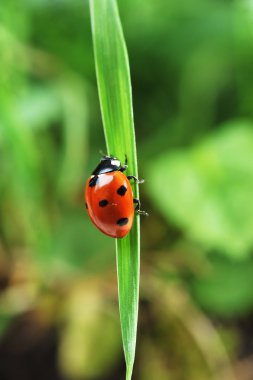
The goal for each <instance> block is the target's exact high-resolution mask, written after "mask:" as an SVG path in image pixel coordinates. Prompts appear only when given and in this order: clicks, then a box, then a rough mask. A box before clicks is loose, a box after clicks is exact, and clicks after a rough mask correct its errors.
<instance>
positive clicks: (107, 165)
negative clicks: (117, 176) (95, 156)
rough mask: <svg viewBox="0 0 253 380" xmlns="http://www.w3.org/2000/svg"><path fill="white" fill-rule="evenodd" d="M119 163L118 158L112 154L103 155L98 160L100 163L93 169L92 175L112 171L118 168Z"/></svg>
mask: <svg viewBox="0 0 253 380" xmlns="http://www.w3.org/2000/svg"><path fill="white" fill-rule="evenodd" d="M120 168H121V163H120V160H119V159H118V158H116V157H113V156H103V157H102V158H101V160H100V163H99V164H98V166H97V167H96V169H95V170H94V171H93V173H92V174H93V175H99V174H103V173H109V172H114V171H117V170H120Z"/></svg>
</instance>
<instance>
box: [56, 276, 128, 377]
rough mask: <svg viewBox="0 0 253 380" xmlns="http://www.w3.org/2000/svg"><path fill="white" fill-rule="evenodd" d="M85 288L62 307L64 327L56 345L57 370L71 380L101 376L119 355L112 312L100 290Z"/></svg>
mask: <svg viewBox="0 0 253 380" xmlns="http://www.w3.org/2000/svg"><path fill="white" fill-rule="evenodd" d="M94 288H95V286H94V284H92V283H91V284H89V282H88V283H87V284H85V286H83V287H82V288H81V287H80V288H79V289H75V288H74V290H73V291H72V294H71V298H70V300H69V302H67V303H66V312H65V314H66V316H67V320H66V322H67V323H66V324H65V328H64V330H63V333H62V336H61V343H60V355H59V356H60V357H59V359H60V366H61V368H62V370H63V372H64V373H65V374H66V375H67V376H68V377H69V378H71V379H83V378H85V379H86V378H89V379H96V378H98V377H101V376H105V374H106V373H108V372H109V370H110V369H111V368H112V367H113V366H114V365H115V360H116V359H117V358H118V356H119V355H120V344H121V342H120V334H119V330H117V320H116V319H115V317H114V313H113V311H114V309H113V308H112V309H111V310H110V308H111V305H110V303H109V302H108V303H106V302H105V299H104V297H103V296H102V294H101V289H94Z"/></svg>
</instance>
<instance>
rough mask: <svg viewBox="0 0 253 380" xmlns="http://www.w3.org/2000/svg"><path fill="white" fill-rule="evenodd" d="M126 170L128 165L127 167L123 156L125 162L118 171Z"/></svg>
mask: <svg viewBox="0 0 253 380" xmlns="http://www.w3.org/2000/svg"><path fill="white" fill-rule="evenodd" d="M127 168H128V165H127V155H126V154H125V162H124V165H123V166H121V168H120V169H119V171H121V172H124V171H125V170H127Z"/></svg>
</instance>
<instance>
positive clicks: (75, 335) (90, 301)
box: [0, 0, 253, 380]
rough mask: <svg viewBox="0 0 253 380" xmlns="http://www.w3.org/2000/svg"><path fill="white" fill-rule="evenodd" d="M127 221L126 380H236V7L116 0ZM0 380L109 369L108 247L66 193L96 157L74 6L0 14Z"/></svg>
mask: <svg viewBox="0 0 253 380" xmlns="http://www.w3.org/2000/svg"><path fill="white" fill-rule="evenodd" d="M119 10H120V14H121V19H122V24H123V27H124V32H125V37H126V42H127V46H128V52H129V56H130V66H131V76H132V87H133V101H134V112H135V125H136V133H137V148H138V157H139V173H140V176H141V177H145V178H146V185H143V187H142V188H141V199H142V205H143V209H146V210H147V211H148V212H149V213H150V217H149V218H148V219H145V220H142V223H141V226H142V244H141V246H142V251H141V272H142V273H141V291H140V316H139V333H138V342H137V360H136V364H135V369H134V376H133V378H134V379H140V380H153V379H158V378H159V379H161V380H163V379H166V380H168V379H172V380H185V379H187V380H191V379H194V380H198V379H199V380H205V379H208V380H209V379H217V380H220V379H232V380H233V379H240V380H246V379H251V377H250V373H252V367H253V361H252V355H253V337H252V319H253V291H252V277H253V256H252V247H253V238H252V236H253V234H252V229H253V208H252V190H253V169H252V168H253V162H252V150H253V149H252V148H253V124H252V123H253V108H252V101H253V87H252V81H251V78H252V75H253V73H252V70H253V69H252V67H253V49H252V47H253V37H252V36H253V34H252V31H253V30H252V28H253V27H252V25H253V24H252V19H253V11H252V4H251V3H250V2H249V1H246V0H244V1H241V2H239V1H234V2H231V1H219V2H218V1H211V0H204V1H200V0H190V1H188V2H183V1H177V2H172V1H165V0H157V1H156V2H153V1H150V0H148V1H147V0H145V1H144V0H138V1H133V0H128V1H119ZM0 57H1V58H0V158H1V176H0V195H1V197H0V210H1V214H0V218H1V222H0V239H1V240H0V286H1V293H0V295H1V296H0V331H1V338H0V377H1V378H2V379H6V380H12V379H14V380H16V379H19V380H22V379H25V380H30V379H34V378H36V379H47V380H48V379H51V378H52V379H54V380H55V379H56V380H57V379H69V380H75V379H98V380H105V379H108V380H109V379H110V380H111V379H116V378H117V379H122V378H123V377H124V360H123V352H122V348H121V337H120V328H119V317H118V306H117V289H116V273H115V256H114V244H113V241H112V240H111V239H109V238H107V237H105V236H103V235H102V234H100V233H99V232H98V231H97V230H95V229H94V228H93V226H92V225H91V223H90V221H89V220H88V218H87V215H86V213H85V210H84V207H83V187H84V183H85V181H86V178H87V176H88V175H89V173H90V172H91V170H92V169H93V167H94V166H95V165H96V163H97V161H98V158H99V153H98V151H99V150H100V149H102V150H105V147H104V138H103V132H102V123H101V118H100V111H99V105H98V96H97V88H96V81H95V70H94V58H93V51H92V41H91V31H90V19H89V9H88V3H87V2H86V1H80V0H72V1H69V0H54V1H47V0H24V1H23V2H22V3H21V2H19V1H17V0H11V1H8V2H7V1H5V2H4V3H3V4H1V6H0Z"/></svg>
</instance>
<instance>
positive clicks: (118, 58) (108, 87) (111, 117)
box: [90, 0, 140, 380]
mask: <svg viewBox="0 0 253 380" xmlns="http://www.w3.org/2000/svg"><path fill="white" fill-rule="evenodd" d="M90 6H91V22H92V34H93V43H94V52H95V64H96V73H97V81H98V90H99V97H100V106H101V111H102V118H103V124H104V132H105V138H106V145H107V150H108V153H109V154H113V155H115V156H116V157H118V158H119V159H120V160H121V161H123V160H124V158H125V154H126V155H127V158H128V170H129V171H128V173H129V174H130V173H131V174H133V175H135V176H138V173H137V158H136V147H135V134H134V125H133V111H132V95H131V83H130V73H129V64H128V55H127V50H126V45H125V41H124V37H123V31H122V27H121V23H120V17H119V14H118V8H117V3H116V1H115V0H91V1H90ZM133 193H134V196H135V197H138V188H137V186H136V185H133ZM139 239H140V238H139V218H138V217H137V218H135V222H134V224H133V227H132V230H131V232H130V233H129V234H128V235H127V236H126V237H125V238H123V239H118V240H117V241H116V246H117V270H118V287H119V306H120V318H121V330H122V338H123V347H124V353H125V359H126V366H127V375H126V378H127V380H130V379H131V376H132V370H133V364H134V356H135V346H136V333H137V318H138V301H139V260H140V245H139V244H140V243H139V241H140V240H139Z"/></svg>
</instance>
